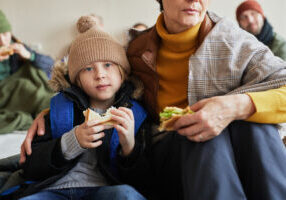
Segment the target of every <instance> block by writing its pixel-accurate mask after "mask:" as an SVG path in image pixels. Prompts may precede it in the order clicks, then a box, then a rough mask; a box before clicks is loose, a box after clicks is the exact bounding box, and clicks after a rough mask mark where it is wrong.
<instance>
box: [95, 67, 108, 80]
mask: <svg viewBox="0 0 286 200" xmlns="http://www.w3.org/2000/svg"><path fill="white" fill-rule="evenodd" d="M95 77H96V79H102V78H105V77H106V71H105V70H103V69H98V70H97V72H95Z"/></svg>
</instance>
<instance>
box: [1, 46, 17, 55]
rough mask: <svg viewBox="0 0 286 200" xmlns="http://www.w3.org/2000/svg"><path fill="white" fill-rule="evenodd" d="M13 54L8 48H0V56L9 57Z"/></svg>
mask: <svg viewBox="0 0 286 200" xmlns="http://www.w3.org/2000/svg"><path fill="white" fill-rule="evenodd" d="M13 54H14V50H13V49H12V48H11V47H10V46H2V47H0V55H1V56H10V55H13Z"/></svg>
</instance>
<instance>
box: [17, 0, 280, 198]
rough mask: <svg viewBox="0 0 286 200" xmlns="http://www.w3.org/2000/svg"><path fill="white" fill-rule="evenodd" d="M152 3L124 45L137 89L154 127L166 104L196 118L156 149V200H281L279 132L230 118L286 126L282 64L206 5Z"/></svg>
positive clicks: (205, 1)
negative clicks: (144, 25)
mask: <svg viewBox="0 0 286 200" xmlns="http://www.w3.org/2000/svg"><path fill="white" fill-rule="evenodd" d="M159 3H160V5H161V8H162V9H163V12H162V14H161V15H160V16H159V18H158V20H157V23H156V25H155V26H154V27H153V28H151V29H149V30H147V31H145V32H144V33H142V34H141V35H140V36H138V37H137V38H135V39H134V40H133V41H131V43H130V44H129V48H128V52H127V54H128V57H129V61H130V63H131V66H132V67H133V68H132V70H133V73H134V74H135V75H137V76H139V77H140V78H141V79H142V81H143V83H144V86H145V91H144V92H145V95H144V102H145V106H146V107H147V108H148V111H149V112H150V113H151V114H152V116H153V117H154V120H157V119H158V112H159V111H160V110H161V109H162V108H164V107H165V106H167V105H175V106H179V107H184V106H186V105H191V109H192V110H194V111H195V112H196V113H195V114H193V115H187V116H184V117H182V118H181V119H179V120H178V121H177V123H176V124H175V129H176V130H177V132H171V133H168V134H167V135H165V137H164V138H163V139H161V140H160V142H158V143H157V144H156V145H154V150H153V154H154V156H153V164H154V170H155V173H156V176H157V181H158V184H157V186H158V187H157V188H158V189H159V190H160V191H161V195H162V196H163V197H162V198H165V199H200V200H201V199H283V196H284V197H285V195H286V194H285V187H286V185H285V183H286V173H285V170H283V168H284V167H283V166H285V165H286V160H285V156H286V152H285V149H284V147H283V144H282V141H281V140H280V138H279V135H278V132H277V130H276V128H275V127H274V126H270V125H265V124H255V123H250V122H245V121H235V120H245V119H247V120H248V121H252V122H260V123H279V122H282V121H285V119H286V116H285V113H283V112H280V111H281V110H279V109H281V108H282V110H283V109H284V108H285V103H283V101H282V100H283V99H284V98H285V87H282V86H283V85H286V78H285V74H286V71H285V67H286V63H285V62H283V61H282V60H280V59H278V58H275V57H274V56H273V54H272V53H271V52H270V51H269V49H268V48H266V47H265V46H263V45H262V44H260V43H258V42H257V41H256V40H255V38H254V37H253V36H251V35H249V34H247V33H246V32H244V31H241V30H240V29H239V28H238V27H237V26H234V25H233V24H232V23H231V22H229V21H228V20H226V19H221V18H219V17H218V16H216V15H215V14H213V13H207V9H208V5H209V0H162V1H161V0H160V1H159ZM174 68H175V70H176V71H175V72H176V73H174ZM184 77H185V78H184ZM273 88H278V89H273ZM270 89H273V90H270ZM186 91H187V93H186ZM257 91H265V92H257ZM246 92H249V93H247V94H246ZM226 94H228V95H227V96H222V95H226ZM266 100H267V102H265V101H266ZM280 102H281V103H280ZM284 102H285V101H284ZM265 113H268V116H266V115H265ZM39 126H41V125H39ZM36 127H37V123H34V125H33V127H32V128H31V129H30V132H35V130H34V129H35V128H36ZM39 130H41V128H40V129H39ZM177 133H178V134H177ZM27 137H28V140H27V142H26V143H25V145H27V144H28V141H29V138H31V135H29V136H27ZM198 142H201V143H198ZM23 148H24V145H23ZM22 161H23V160H22Z"/></svg>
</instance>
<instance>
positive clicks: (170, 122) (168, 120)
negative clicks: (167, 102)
mask: <svg viewBox="0 0 286 200" xmlns="http://www.w3.org/2000/svg"><path fill="white" fill-rule="evenodd" d="M165 111H166V112H170V111H174V113H173V114H172V115H171V116H170V117H164V116H160V121H161V123H160V126H159V128H158V130H159V131H160V132H162V131H174V127H173V126H174V124H175V122H176V121H177V120H178V119H179V118H180V117H182V116H184V115H186V114H192V113H194V112H193V111H192V110H191V109H190V107H189V106H187V107H186V108H184V109H181V108H178V107H166V108H165V109H164V111H163V112H165Z"/></svg>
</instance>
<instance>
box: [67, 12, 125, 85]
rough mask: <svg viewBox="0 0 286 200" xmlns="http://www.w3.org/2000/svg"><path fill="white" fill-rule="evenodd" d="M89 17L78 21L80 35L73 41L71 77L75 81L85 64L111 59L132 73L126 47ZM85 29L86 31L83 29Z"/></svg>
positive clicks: (70, 58) (69, 64)
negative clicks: (80, 21) (100, 28)
mask: <svg viewBox="0 0 286 200" xmlns="http://www.w3.org/2000/svg"><path fill="white" fill-rule="evenodd" d="M85 17H87V18H88V19H86V20H82V22H83V23H78V25H77V27H78V31H79V32H81V34H80V35H79V36H77V37H76V39H75V40H74V41H73V42H72V44H71V47H70V54H69V58H68V71H69V78H70V81H71V82H72V83H75V79H76V76H77V74H78V73H79V72H80V70H81V69H83V68H84V66H86V65H88V64H90V63H92V62H96V61H110V62H114V63H115V64H118V65H120V66H121V67H122V68H123V70H124V71H125V73H126V74H127V75H128V74H129V73H130V65H129V62H128V60H127V56H126V52H125V49H124V48H123V46H122V45H121V44H119V43H118V42H117V41H115V40H114V39H113V38H112V37H111V36H110V35H108V34H107V33H105V32H103V31H101V30H99V29H98V28H97V27H96V26H94V24H93V23H90V22H91V19H90V18H89V17H90V16H85ZM83 30H84V31H83Z"/></svg>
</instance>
